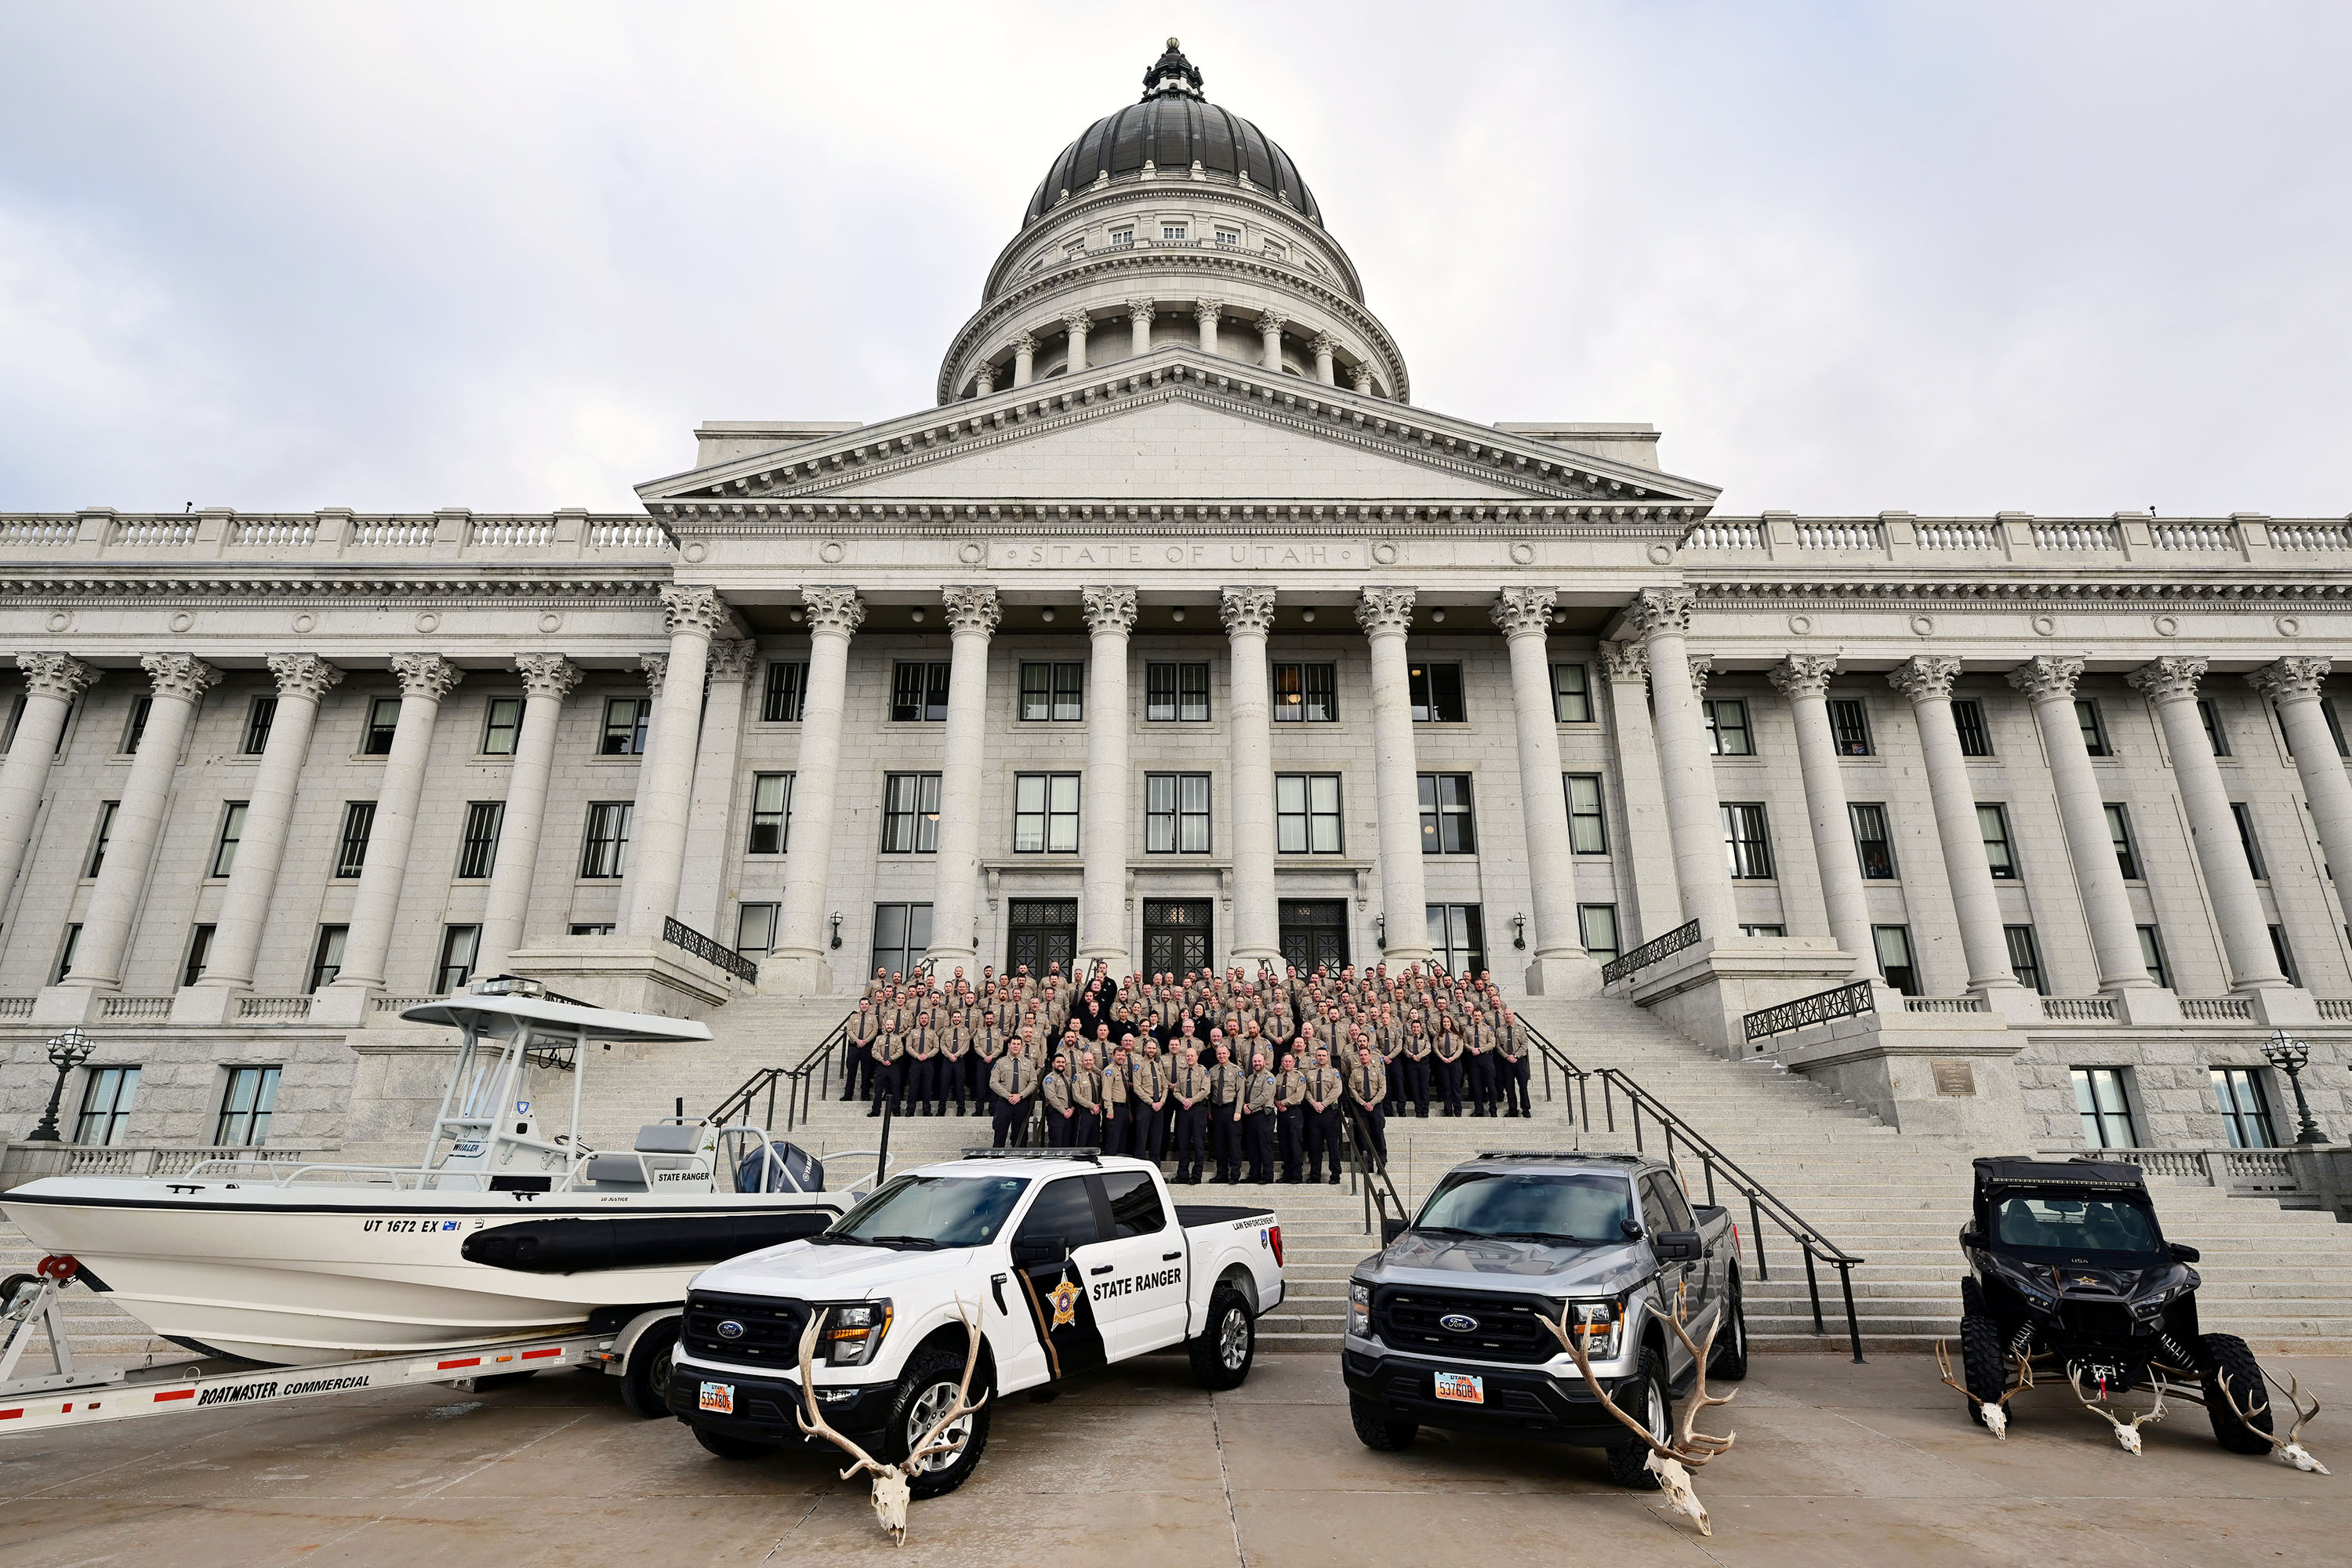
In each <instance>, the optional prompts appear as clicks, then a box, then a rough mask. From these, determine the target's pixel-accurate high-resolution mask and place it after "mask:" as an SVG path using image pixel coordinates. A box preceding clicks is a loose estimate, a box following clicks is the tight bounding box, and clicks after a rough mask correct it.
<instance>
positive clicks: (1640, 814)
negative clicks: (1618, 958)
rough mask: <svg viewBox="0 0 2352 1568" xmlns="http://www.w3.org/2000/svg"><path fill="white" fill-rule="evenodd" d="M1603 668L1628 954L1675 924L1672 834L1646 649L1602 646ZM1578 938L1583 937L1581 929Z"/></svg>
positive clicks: (1622, 931) (1677, 901)
mask: <svg viewBox="0 0 2352 1568" xmlns="http://www.w3.org/2000/svg"><path fill="white" fill-rule="evenodd" d="M1600 655H1601V677H1602V679H1604V680H1606V681H1607V683H1608V686H1609V731H1610V739H1611V741H1612V742H1614V745H1615V751H1616V761H1617V790H1618V795H1619V798H1621V799H1622V800H1623V801H1624V803H1625V834H1626V840H1627V842H1626V846H1625V853H1624V854H1623V855H1622V856H1620V857H1619V858H1618V864H1619V865H1621V866H1624V867H1626V868H1628V869H1629V870H1630V872H1631V873H1632V877H1633V881H1632V883H1631V887H1632V889H1633V910H1632V911H1631V912H1630V913H1629V912H1628V911H1627V910H1626V909H1625V907H1624V901H1623V898H1622V894H1623V892H1624V891H1625V885H1624V884H1620V886H1619V889H1618V890H1619V894H1620V898H1619V902H1618V909H1617V940H1618V942H1619V943H1620V944H1621V947H1622V951H1624V952H1632V951H1633V949H1634V948H1636V947H1639V946H1640V945H1641V944H1642V943H1643V942H1647V941H1649V940H1650V939H1651V938H1653V937H1660V936H1664V935H1665V934H1666V932H1668V931H1672V930H1674V929H1675V926H1676V925H1677V924H1679V923H1680V922H1681V919H1682V916H1681V910H1682V896H1681V895H1680V894H1679V893H1677V892H1676V891H1675V879H1674V839H1673V837H1672V835H1671V834H1669V833H1668V831H1667V829H1666V795H1665V789H1664V785H1663V784H1661V783H1660V782H1659V779H1658V740H1657V735H1656V732H1655V731H1654V730H1653V728H1652V726H1651V723H1650V655H1649V650H1648V649H1646V648H1644V647H1643V646H1642V645H1641V644H1640V643H1637V642H1604V643H1601V645H1600ZM1578 934H1579V936H1581V935H1582V931H1579V932H1578Z"/></svg>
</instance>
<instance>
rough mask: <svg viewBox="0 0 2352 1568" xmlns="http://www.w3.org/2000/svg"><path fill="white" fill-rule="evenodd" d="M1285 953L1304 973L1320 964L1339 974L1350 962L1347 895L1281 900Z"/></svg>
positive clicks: (1287, 960) (1297, 968) (1296, 967)
mask: <svg viewBox="0 0 2352 1568" xmlns="http://www.w3.org/2000/svg"><path fill="white" fill-rule="evenodd" d="M1282 956H1283V959H1284V961H1285V962H1286V963H1288V964H1289V965H1290V967H1291V968H1293V969H1295V970H1297V971H1298V972H1299V973H1301V974H1312V973H1315V970H1316V967H1317V966H1318V965H1320V966H1322V967H1323V968H1326V969H1328V970H1329V971H1330V972H1331V973H1334V974H1337V973H1339V971H1340V970H1342V969H1344V968H1346V967H1347V964H1348V901H1347V900H1345V899H1285V900H1282Z"/></svg>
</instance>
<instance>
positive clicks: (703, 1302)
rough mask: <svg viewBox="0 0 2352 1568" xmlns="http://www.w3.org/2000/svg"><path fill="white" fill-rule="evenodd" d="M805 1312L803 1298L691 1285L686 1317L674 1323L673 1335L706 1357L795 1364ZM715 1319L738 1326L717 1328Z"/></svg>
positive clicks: (750, 1363)
mask: <svg viewBox="0 0 2352 1568" xmlns="http://www.w3.org/2000/svg"><path fill="white" fill-rule="evenodd" d="M808 1317H809V1309H808V1303H807V1302H805V1301H794V1300H769V1299H766V1298H763V1297H759V1296H722V1295H719V1294H718V1293H717V1292H715V1291H709V1290H696V1291H693V1292H691V1293H689V1294H688V1296H687V1299H686V1318H685V1321H683V1322H682V1323H681V1324H680V1325H679V1327H678V1334H677V1339H678V1343H679V1344H680V1345H682V1346H684V1347H685V1349H686V1352H687V1353H688V1354H689V1355H696V1356H708V1357H709V1359H711V1360H712V1361H723V1362H732V1363H736V1364H738V1365H741V1366H775V1367H793V1366H798V1365H799V1364H800V1359H801V1333H802V1331H803V1330H805V1329H806V1328H807V1327H808ZM721 1323H740V1324H741V1325H742V1332H741V1333H740V1334H735V1335H728V1334H722V1333H720V1332H719V1324H721Z"/></svg>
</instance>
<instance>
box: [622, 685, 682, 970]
mask: <svg viewBox="0 0 2352 1568" xmlns="http://www.w3.org/2000/svg"><path fill="white" fill-rule="evenodd" d="M637 668H638V670H639V671H640V672H642V673H643V674H644V676H645V678H646V697H647V698H649V699H650V700H652V702H653V708H652V710H650V711H649V712H647V713H646V738H645V744H644V747H643V749H642V750H640V751H639V752H638V753H637V755H638V756H639V757H640V758H650V757H652V756H653V754H654V748H655V747H656V746H657V745H659V744H660V743H661V720H662V688H663V687H664V686H665V685H667V683H668V681H669V654H668V652H667V650H665V651H663V652H661V653H641V654H639V655H637ZM645 787H646V764H645V763H644V762H642V761H641V762H639V763H638V764H637V788H638V789H639V790H643V789H644V788H645ZM630 810H631V812H632V813H633V814H635V815H636V816H639V817H642V816H643V813H644V807H643V806H642V805H632V806H631V807H630ZM642 863H643V857H642V856H640V855H639V854H638V853H637V851H636V849H635V833H634V831H633V832H632V835H631V847H630V848H629V850H628V851H627V853H626V854H625V856H624V858H623V859H622V863H621V896H620V899H619V900H618V902H617V904H616V905H615V909H616V911H617V913H618V915H619V919H618V920H617V921H615V922H614V928H615V929H616V930H617V931H628V930H630V929H631V928H630V925H629V911H630V910H634V909H635V908H636V907H637V883H638V882H639V881H640V880H641V878H640V877H639V876H638V867H639V866H640V865H641V864H642ZM656 934H658V933H656Z"/></svg>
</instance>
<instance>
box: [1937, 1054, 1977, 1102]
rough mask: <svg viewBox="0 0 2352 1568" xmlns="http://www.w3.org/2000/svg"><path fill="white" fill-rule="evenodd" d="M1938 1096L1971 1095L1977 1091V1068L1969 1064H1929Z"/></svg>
mask: <svg viewBox="0 0 2352 1568" xmlns="http://www.w3.org/2000/svg"><path fill="white" fill-rule="evenodd" d="M1927 1066H1928V1068H1929V1069H1930V1070H1931V1071H1933V1072H1934V1073H1935V1075H1936V1092H1937V1094H1952V1095H1970V1096H1973V1095H1974V1094H1975V1093H1976V1091H1977V1072H1976V1068H1973V1067H1971V1066H1970V1065H1969V1063H1967V1062H1929V1063H1928V1064H1927Z"/></svg>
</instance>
